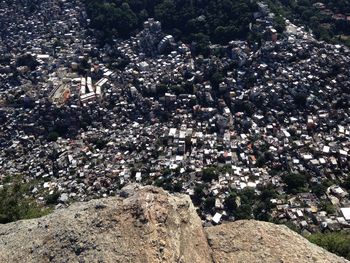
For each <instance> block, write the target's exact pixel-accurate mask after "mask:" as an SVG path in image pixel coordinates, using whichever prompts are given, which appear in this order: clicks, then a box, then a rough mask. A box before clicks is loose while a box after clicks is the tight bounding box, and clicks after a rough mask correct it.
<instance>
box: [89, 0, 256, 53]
mask: <svg viewBox="0 0 350 263" xmlns="http://www.w3.org/2000/svg"><path fill="white" fill-rule="evenodd" d="M84 1H85V3H86V6H87V12H88V15H89V17H90V18H91V24H92V26H93V27H94V28H96V29H98V30H99V31H100V32H101V33H102V37H104V38H105V39H111V37H112V36H118V37H122V38H125V37H128V36H129V35H130V34H131V33H132V32H134V31H136V30H137V29H138V28H140V26H141V25H142V23H143V22H144V21H145V20H146V19H147V18H148V17H154V18H155V19H157V20H159V21H161V22H162V25H163V28H164V29H165V30H166V31H167V32H169V33H171V34H173V35H174V36H175V37H177V38H178V39H181V40H183V41H185V42H192V41H196V42H198V45H197V47H198V49H200V50H201V49H205V48H207V43H208V42H209V40H210V41H212V42H214V43H227V42H228V41H230V40H233V39H243V38H246V37H247V36H248V34H249V23H250V22H252V20H253V12H255V11H257V5H256V3H255V1H248V0H235V1H234V0H210V1H209V0H201V1H200V0H154V1H149V0H128V1H126V0H84Z"/></svg>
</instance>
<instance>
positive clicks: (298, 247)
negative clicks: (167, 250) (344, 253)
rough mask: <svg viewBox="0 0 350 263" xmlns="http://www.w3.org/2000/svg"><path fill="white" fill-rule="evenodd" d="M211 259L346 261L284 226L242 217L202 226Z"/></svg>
mask: <svg viewBox="0 0 350 263" xmlns="http://www.w3.org/2000/svg"><path fill="white" fill-rule="evenodd" d="M206 232H207V237H208V242H209V245H210V247H211V249H212V251H213V258H214V262H235V263H245V262H249V263H261V262H271V263H272V262H273V263H275V262H276V263H277V262H278V263H287V262H291V263H294V262H298V263H310V262H318V263H321V262H322V263H341V262H348V261H347V260H345V259H343V258H340V257H338V256H336V255H334V254H331V253H329V252H327V251H326V250H324V249H322V248H320V247H318V246H316V245H314V244H312V243H310V242H309V241H308V240H307V239H305V238H303V237H302V236H300V235H298V234H297V233H296V232H293V231H291V230H290V229H289V228H288V227H286V226H281V225H275V224H271V223H266V222H260V221H255V220H242V221H237V222H234V223H229V224H223V225H219V226H215V227H209V228H206Z"/></svg>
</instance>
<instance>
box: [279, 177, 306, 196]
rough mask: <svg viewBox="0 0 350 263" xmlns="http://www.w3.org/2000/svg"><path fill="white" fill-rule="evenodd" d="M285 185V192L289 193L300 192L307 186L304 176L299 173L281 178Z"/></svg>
mask: <svg viewBox="0 0 350 263" xmlns="http://www.w3.org/2000/svg"><path fill="white" fill-rule="evenodd" d="M282 180H283V182H284V183H285V184H286V190H287V192H289V193H294V194H295V193H298V192H302V191H303V190H304V188H305V187H306V185H307V178H306V176H305V175H302V174H299V173H289V174H287V175H285V176H283V177H282Z"/></svg>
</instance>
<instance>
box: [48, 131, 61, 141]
mask: <svg viewBox="0 0 350 263" xmlns="http://www.w3.org/2000/svg"><path fill="white" fill-rule="evenodd" d="M58 137H59V134H58V133H57V132H54V131H53V132H50V133H49V134H48V135H47V140H48V141H49V142H55V141H57V139H58Z"/></svg>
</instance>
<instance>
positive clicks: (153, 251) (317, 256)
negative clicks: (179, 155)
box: [0, 185, 347, 263]
mask: <svg viewBox="0 0 350 263" xmlns="http://www.w3.org/2000/svg"><path fill="white" fill-rule="evenodd" d="M121 196H123V197H114V198H108V199H100V200H93V201H90V202H87V203H76V204H73V205H71V206H70V207H69V208H67V209H62V210H56V211H55V212H54V213H53V214H51V215H48V216H45V217H42V218H38V219H33V220H24V221H18V222H14V223H10V224H6V225H0V262H35V263H37V262H123V263H124V262H133V263H134V262H169V263H170V262H171V263H173V262H182V263H186V262H188V263H194V262H201V263H202V262H203V263H205V262H230V263H231V262H347V261H346V260H344V259H341V258H339V257H337V256H335V255H333V254H331V253H328V252H326V251H325V250H323V249H321V248H319V247H317V246H315V245H312V244H310V243H309V242H308V241H307V240H305V239H304V238H302V237H300V236H299V235H297V234H295V233H294V232H292V231H290V230H288V229H287V228H285V227H281V226H276V225H273V224H269V223H262V222H256V221H238V222H235V223H230V224H225V225H220V226H215V227H210V228H206V229H204V228H203V227H202V222H201V220H200V219H199V217H198V216H197V214H196V211H195V208H194V206H193V204H192V202H191V200H190V199H189V197H188V196H185V195H170V194H168V193H167V192H165V191H163V190H161V189H158V188H154V187H140V188H139V187H138V186H135V185H133V186H130V187H129V188H125V189H124V191H123V192H122V194H121Z"/></svg>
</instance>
